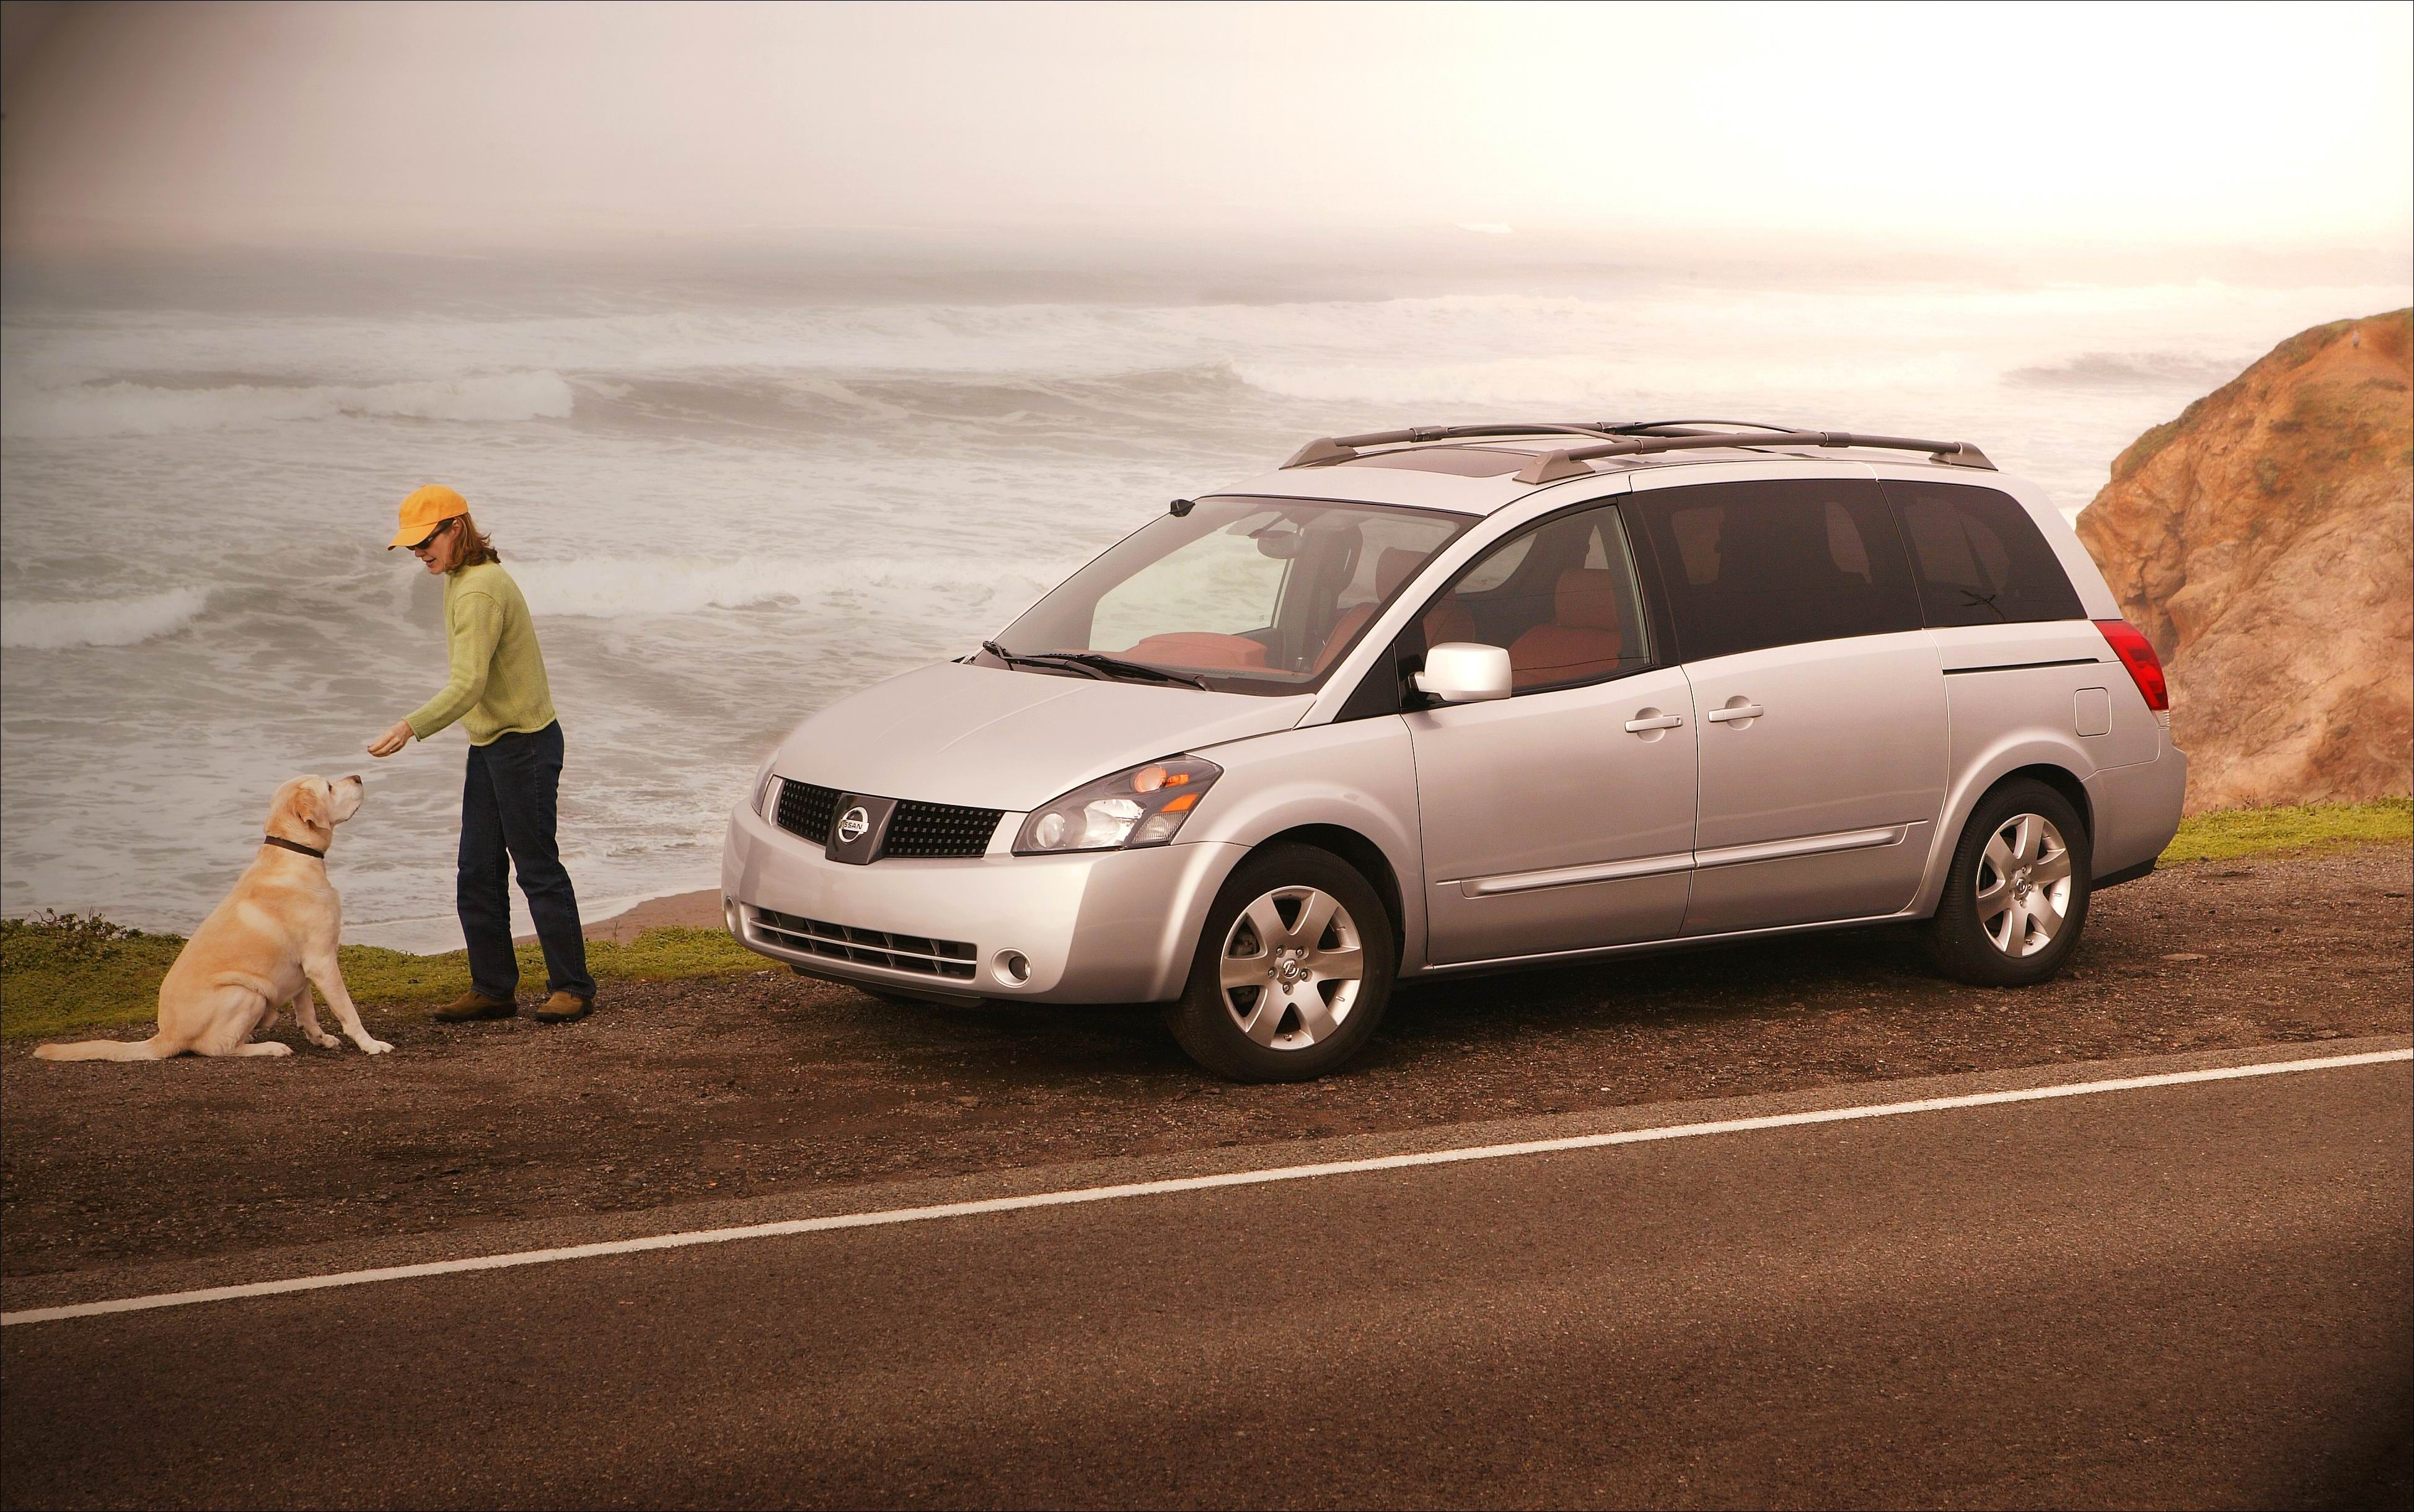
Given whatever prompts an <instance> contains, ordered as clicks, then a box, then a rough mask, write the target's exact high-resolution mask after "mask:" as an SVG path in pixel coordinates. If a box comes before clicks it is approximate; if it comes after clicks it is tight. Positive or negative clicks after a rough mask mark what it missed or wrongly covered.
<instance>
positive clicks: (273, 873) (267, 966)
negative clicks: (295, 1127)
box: [34, 777, 394, 1060]
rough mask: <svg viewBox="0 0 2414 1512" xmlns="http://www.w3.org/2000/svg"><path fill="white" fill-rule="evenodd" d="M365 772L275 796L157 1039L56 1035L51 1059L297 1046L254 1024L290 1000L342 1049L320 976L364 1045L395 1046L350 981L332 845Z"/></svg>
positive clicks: (324, 1038) (301, 783) (163, 988)
mask: <svg viewBox="0 0 2414 1512" xmlns="http://www.w3.org/2000/svg"><path fill="white" fill-rule="evenodd" d="M360 807H361V779H360V778H357V777H346V778H336V779H335V781H333V782H330V781H328V780H327V779H326V778H323V777H297V778H293V779H292V780H291V781H290V782H288V783H286V784H285V785H284V786H283V787H280V788H278V789H277V790H276V802H274V803H272V804H270V805H269V807H268V824H267V826H266V827H267V838H265V839H263V840H261V844H260V859H259V860H257V861H254V862H253V863H252V864H251V867H250V869H249V870H247V871H246V872H245V873H244V874H243V877H242V880H240V881H239V882H236V883H235V884H234V891H233V892H231V893H229V894H228V895H227V897H226V901H225V902H223V903H220V904H219V905H218V906H217V908H216V910H215V911H213V912H211V914H210V916H209V917H208V918H206V919H204V920H202V921H201V927H200V928H198V929H196V930H194V931H193V938H192V939H190V940H187V941H185V948H184V950H183V951H181V952H180V953H178V955H177V956H176V963H175V964H174V965H173V966H171V967H169V968H168V976H167V979H166V980H165V981H163V982H161V983H160V984H159V1032H158V1033H156V1034H154V1035H152V1036H151V1037H150V1038H149V1039H147V1040H85V1041H83V1042H82V1044H78V1045H42V1046H40V1047H39V1048H37V1049H36V1050H35V1051H34V1054H36V1055H37V1056H39V1057H40V1058H42V1059H43V1060H167V1059H168V1058H169V1057H170V1056H171V1055H183V1054H184V1053H185V1052H186V1051H188V1050H189V1051H191V1052H192V1053H193V1054H195V1055H291V1054H292V1053H293V1052H292V1050H291V1047H289V1046H287V1045H279V1044H277V1043H276V1042H275V1041H273V1040H269V1041H262V1042H261V1043H259V1044H254V1043H252V1038H251V1036H252V1031H253V1030H268V1029H272V1028H274V1027H276V1014H277V1010H278V1009H279V1008H282V1007H284V1006H286V1005H288V1004H291V1006H292V1009H293V1017H294V1019H295V1021H296V1022H298V1023H299V1024H300V1025H301V1026H302V1032H303V1033H304V1034H305V1036H307V1037H308V1039H309V1041H310V1043H311V1044H313V1045H318V1046H320V1048H322V1049H329V1050H332V1049H334V1048H335V1044H336V1040H335V1036H334V1035H333V1034H328V1033H324V1032H322V1031H321V1030H320V1028H319V1010H318V1005H317V1004H316V1003H314V1002H313V1001H311V998H310V989H311V988H312V987H313V986H316V987H317V988H318V989H319V990H320V992H322V993H324V994H326V998H327V1005H328V1006H329V1007H331V1008H333V1009H334V1010H335V1017H336V1019H337V1021H338V1022H340V1023H341V1024H342V1025H343V1027H344V1033H345V1034H346V1035H347V1036H348V1037H349V1038H350V1040H351V1042H352V1043H353V1044H354V1045H359V1046H360V1047H361V1048H362V1049H363V1050H365V1051H366V1052H368V1053H369V1054H370V1055H383V1054H384V1053H385V1052H386V1051H388V1050H391V1049H393V1048H394V1046H393V1045H388V1044H386V1043H385V1042H384V1041H383V1040H374V1039H371V1038H369V1032H368V1030H365V1029H363V1028H361V1015H360V1010H359V1009H357V1008H354V1007H353V1006H352V995H351V994H350V993H349V992H347V991H345V990H344V977H343V973H342V972H341V971H338V970H337V969H336V965H335V941H336V939H337V937H338V936H340V935H341V934H342V933H343V929H344V909H343V903H342V901H341V900H340V899H338V898H337V897H335V884H334V883H332V882H328V881H327V861H326V856H327V846H328V844H329V842H330V841H332V840H333V839H334V838H335V826H336V825H338V824H340V823H343V822H344V821H345V820H347V819H350V818H351V817H352V815H354V814H355V813H358V812H359V811H360Z"/></svg>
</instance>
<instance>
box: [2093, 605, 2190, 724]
mask: <svg viewBox="0 0 2414 1512" xmlns="http://www.w3.org/2000/svg"><path fill="white" fill-rule="evenodd" d="M2095 628H2096V629H2097V630H2102V631H2103V632H2104V643H2105V644H2106V645H2109V646H2110V647H2112V654H2113V655H2114V656H2116V657H2119V658H2120V659H2121V665H2123V666H2124V667H2126V668H2128V669H2129V680H2130V681H2131V682H2134V683H2136V684H2137V685H2138V692H2139V693H2141V694H2143V695H2144V696H2145V700H2146V707H2148V708H2150V709H2152V710H2153V711H2154V712H2155V713H2156V714H2160V713H2162V712H2164V711H2165V710H2166V709H2168V708H2169V707H2170V706H2171V689H2170V685H2169V684H2168V683H2167V682H2165V681H2164V680H2163V659H2162V658H2161V657H2158V656H2156V655H2154V643H2153V642H2152V641H2150V640H2148V639H2146V638H2145V637H2144V636H2142V635H2140V634H2138V627H2136V626H2135V625H2132V624H2130V623H2129V622H2128V621H2127V620H2125V619H2099V620H2097V621H2096V622H2095Z"/></svg>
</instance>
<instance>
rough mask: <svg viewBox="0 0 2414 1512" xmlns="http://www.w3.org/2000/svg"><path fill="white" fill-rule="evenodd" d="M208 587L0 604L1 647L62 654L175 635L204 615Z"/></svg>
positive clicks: (15, 601)
mask: <svg viewBox="0 0 2414 1512" xmlns="http://www.w3.org/2000/svg"><path fill="white" fill-rule="evenodd" d="M209 603H210V595H209V590H207V589H206V588H170V589H169V590H168V591H167V592H165V593H153V594H146V595H144V596H143V597H142V598H139V599H65V600H58V601H56V602H53V603H38V602H37V603H24V602H22V601H19V600H13V599H12V600H9V601H7V603H0V646H5V647H7V649H8V650H11V651H63V650H66V649H68V648H69V647H72V646H79V645H136V644H138V643H140V642H142V641H148V640H151V639H154V638H155V637H157V636H161V635H172V634H174V633H175V632H176V631H178V630H183V629H184V628H185V627H186V626H187V625H189V624H191V623H192V622H193V621H194V620H196V619H198V618H200V617H201V611H202V610H204V609H207V608H208V607H209Z"/></svg>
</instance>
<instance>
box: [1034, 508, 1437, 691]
mask: <svg viewBox="0 0 2414 1512" xmlns="http://www.w3.org/2000/svg"><path fill="white" fill-rule="evenodd" d="M1473 523H1474V522H1473V521H1472V520H1471V519H1469V518H1468V517H1467V516H1465V515H1458V514H1441V513H1436V512H1434V511H1426V510H1408V509H1392V508H1387V507H1384V506H1381V505H1375V504H1334V503H1327V502H1324V501H1322V500H1308V499H1274V498H1205V499H1200V501H1199V502H1198V503H1197V504H1196V505H1194V506H1193V507H1192V508H1191V511H1190V512H1189V513H1188V514H1183V515H1175V514H1166V515H1162V516H1159V517H1158V518H1157V519H1155V520H1153V521H1151V522H1150V523H1149V524H1147V525H1144V526H1141V527H1140V528H1139V529H1138V530H1135V531H1133V532H1132V533H1131V534H1130V535H1128V536H1126V537H1125V538H1124V539H1123V540H1122V541H1118V542H1117V543H1116V544H1114V545H1113V546H1111V547H1110V548H1108V550H1107V551H1106V552H1105V553H1104V554H1103V555H1101V556H1099V557H1098V558H1097V559H1096V560H1095V561H1093V562H1091V563H1090V565H1089V566H1087V567H1084V568H1082V569H1081V570H1080V571H1078V572H1076V573H1074V574H1073V575H1072V576H1071V577H1069V578H1066V579H1065V581H1064V582H1063V583H1062V584H1060V585H1058V586H1057V587H1056V589H1055V591H1053V592H1051V593H1050V594H1049V595H1048V597H1046V598H1045V599H1042V600H1039V602H1038V603H1037V604H1036V605H1035V606H1033V608H1032V609H1031V611H1030V612H1029V613H1028V614H1025V615H1023V616H1022V617H1021V619H1018V620H1016V621H1015V622H1014V623H1013V624H1011V625H1009V626H1007V627H1006V630H1004V631H1003V632H1002V633H1001V634H1000V635H999V636H998V638H997V641H996V643H995V644H996V645H998V646H999V647H1000V648H1001V649H1003V650H1005V651H1006V652H1007V653H1009V654H1010V655H1012V656H1014V657H1017V658H1021V657H1029V656H1039V655H1042V654H1044V653H1047V652H1051V651H1071V652H1080V653H1089V654H1093V655H1103V656H1107V657H1112V658H1115V659H1117V660H1123V661H1136V662H1140V663H1141V664H1143V665H1145V666H1150V667H1156V668H1161V669H1164V670H1166V671H1169V672H1174V673H1179V674H1185V681H1187V680H1189V679H1191V678H1196V679H1197V680H1198V681H1200V682H1202V683H1204V684H1206V685H1207V686H1208V687H1210V688H1214V689H1221V690H1225V691H1229V692H1244V693H1296V692H1301V691H1304V690H1305V689H1311V688H1314V687H1316V686H1318V685H1319V684H1320V683H1321V682H1322V681H1323V680H1324V674H1326V673H1327V672H1329V671H1331V670H1332V668H1333V665H1334V663H1335V662H1337V661H1339V660H1341V656H1342V653H1343V652H1345V651H1347V650H1349V647H1350V645H1352V644H1353V643H1355V642H1356V641H1357V639H1358V637H1359V636H1360V635H1361V634H1362V633H1363V632H1364V630H1365V629H1366V627H1367V625H1369V624H1370V623H1372V622H1373V620H1374V618H1375V615H1376V614H1377V612H1378V611H1379V610H1380V609H1381V608H1382V607H1383V606H1384V605H1385V604H1386V603H1389V602H1390V601H1391V600H1392V597H1393V595H1394V594H1396V593H1398V592H1399V591H1400V589H1401V587H1402V586H1405V585H1406V584H1407V583H1408V580H1409V579H1410V578H1412V577H1414V576H1415V575H1416V571H1417V570H1418V569H1419V568H1421V567H1423V565H1424V564H1425V562H1426V561H1427V560H1428V559H1429V558H1430V557H1431V556H1433V554H1434V553H1436V552H1438V551H1439V550H1440V549H1441V548H1442V547H1443V546H1445V545H1447V544H1449V542H1450V541H1451V540H1452V539H1453V537H1455V536H1456V535H1457V534H1458V533H1459V532H1460V531H1461V530H1463V529H1465V528H1466V527H1467V526H1469V525H1471V524H1473ZM1092 665H1093V668H1094V670H1095V663H1093V664H1092ZM1103 670H1104V671H1105V672H1107V673H1108V674H1112V672H1113V669H1112V668H1111V667H1108V668H1105V669H1103Z"/></svg>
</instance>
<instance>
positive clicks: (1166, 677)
mask: <svg viewBox="0 0 2414 1512" xmlns="http://www.w3.org/2000/svg"><path fill="white" fill-rule="evenodd" d="M1038 654H1039V655H1041V656H1043V657H1046V658H1047V659H1048V660H1051V661H1070V662H1072V663H1073V664H1074V665H1075V666H1077V667H1094V668H1095V669H1096V670H1097V671H1098V672H1100V673H1101V674H1104V673H1116V674H1121V675H1123V676H1125V677H1144V678H1147V679H1148V680H1149V681H1151V682H1160V683H1180V684H1182V685H1183V686H1184V687H1185V688H1196V689H1199V690H1200V692H1202V693H1203V692H1208V691H1211V689H1209V688H1208V686H1207V680H1206V679H1205V678H1203V677H1194V676H1192V675H1191V674H1188V673H1186V672H1168V671H1166V670H1165V669H1164V668H1163V667H1152V666H1150V665H1149V664H1148V663H1147V662H1145V661H1125V660H1124V659H1123V658H1121V657H1110V656H1107V655H1105V654H1104V653H1102V652H1097V651H1042V652H1040V653H1038Z"/></svg>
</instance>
